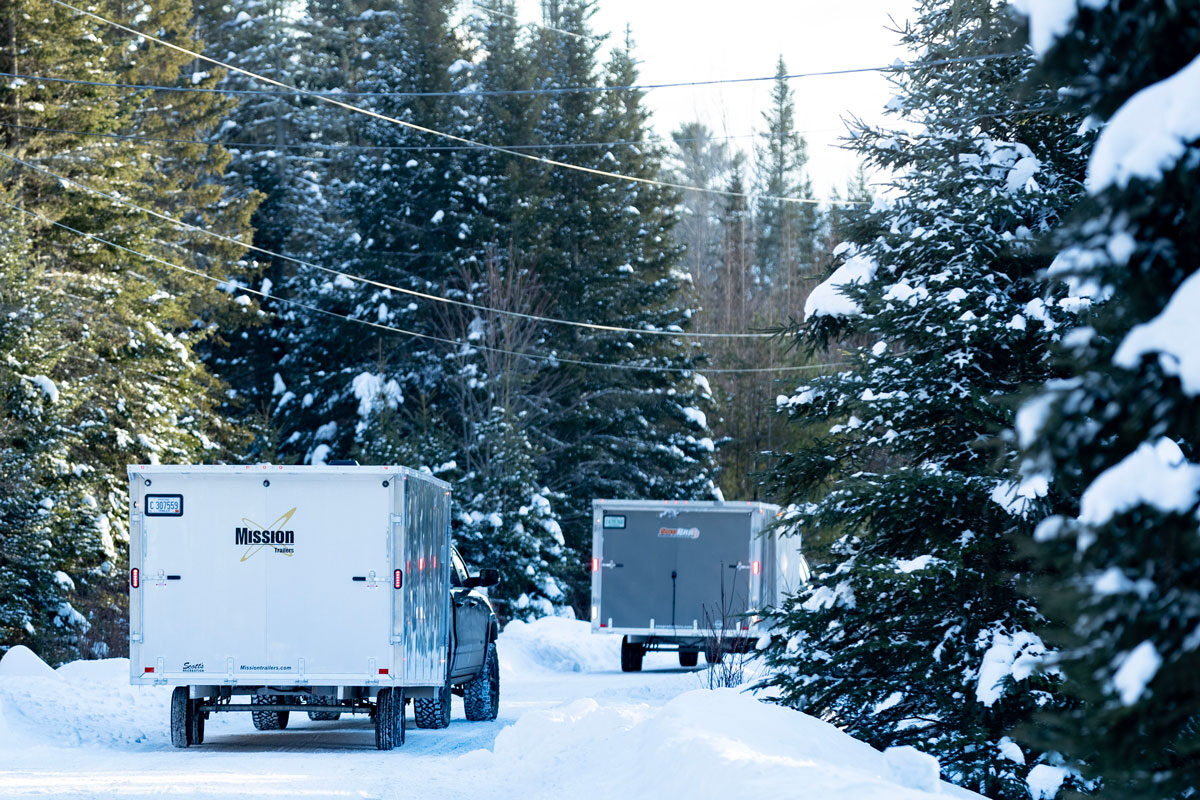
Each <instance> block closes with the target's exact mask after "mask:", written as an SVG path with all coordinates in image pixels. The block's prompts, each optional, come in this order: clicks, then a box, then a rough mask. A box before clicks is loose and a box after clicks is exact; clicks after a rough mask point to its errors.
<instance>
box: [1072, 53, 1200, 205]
mask: <svg viewBox="0 0 1200 800" xmlns="http://www.w3.org/2000/svg"><path fill="white" fill-rule="evenodd" d="M1197 138H1200V56H1197V57H1196V58H1195V60H1193V61H1192V62H1191V63H1190V64H1188V65H1187V66H1186V67H1184V68H1183V69H1181V70H1180V71H1179V72H1177V73H1175V74H1174V75H1172V76H1171V77H1169V78H1167V79H1165V80H1161V81H1159V82H1158V83H1155V84H1153V85H1151V86H1147V87H1146V88H1145V89H1142V90H1141V91H1140V92H1138V93H1137V94H1135V95H1134V96H1133V97H1131V98H1129V99H1128V100H1127V101H1125V104H1124V105H1123V106H1121V107H1120V108H1119V109H1117V113H1115V114H1113V116H1112V119H1110V120H1109V122H1108V124H1107V125H1106V126H1105V127H1104V130H1103V131H1101V133H1100V136H1099V138H1097V139H1096V146H1095V148H1094V149H1093V150H1092V158H1091V161H1090V162H1089V163H1088V174H1087V189H1088V191H1089V192H1091V193H1092V194H1098V193H1099V192H1102V191H1104V190H1105V189H1107V188H1108V187H1109V186H1110V185H1111V184H1114V183H1115V184H1116V185H1117V186H1118V187H1123V186H1125V184H1127V183H1128V182H1129V181H1130V179H1131V178H1144V179H1147V180H1155V179H1157V178H1159V177H1160V176H1161V175H1162V173H1163V170H1166V169H1170V168H1171V167H1172V166H1174V164H1175V163H1176V162H1177V161H1178V160H1179V159H1180V157H1182V156H1183V154H1184V152H1185V151H1186V149H1187V143H1188V142H1191V141H1195V140H1196V139H1197Z"/></svg>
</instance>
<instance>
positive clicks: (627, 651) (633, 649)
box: [621, 636, 646, 672]
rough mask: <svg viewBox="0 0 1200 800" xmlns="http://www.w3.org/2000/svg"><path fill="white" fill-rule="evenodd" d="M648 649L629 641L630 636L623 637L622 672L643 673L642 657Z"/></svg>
mask: <svg viewBox="0 0 1200 800" xmlns="http://www.w3.org/2000/svg"><path fill="white" fill-rule="evenodd" d="M645 654H646V648H644V647H642V645H640V644H638V643H637V642H631V641H629V637H628V636H622V637H621V672H641V671H642V656H644V655H645Z"/></svg>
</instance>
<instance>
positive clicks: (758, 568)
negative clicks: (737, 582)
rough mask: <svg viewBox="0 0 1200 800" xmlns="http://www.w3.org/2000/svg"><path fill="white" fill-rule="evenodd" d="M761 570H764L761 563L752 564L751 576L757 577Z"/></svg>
mask: <svg viewBox="0 0 1200 800" xmlns="http://www.w3.org/2000/svg"><path fill="white" fill-rule="evenodd" d="M761 570H762V567H761V566H760V565H759V563H758V562H757V561H754V562H751V564H750V574H751V575H757V574H758V573H759V572H760V571H761Z"/></svg>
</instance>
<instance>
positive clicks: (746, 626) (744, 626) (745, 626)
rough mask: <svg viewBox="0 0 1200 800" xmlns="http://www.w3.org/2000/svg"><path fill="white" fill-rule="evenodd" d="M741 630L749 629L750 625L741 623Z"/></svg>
mask: <svg viewBox="0 0 1200 800" xmlns="http://www.w3.org/2000/svg"><path fill="white" fill-rule="evenodd" d="M742 630H744V631H748V630H750V626H749V625H743V626H742Z"/></svg>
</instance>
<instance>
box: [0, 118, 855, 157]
mask: <svg viewBox="0 0 1200 800" xmlns="http://www.w3.org/2000/svg"><path fill="white" fill-rule="evenodd" d="M0 128H15V129H18V130H27V131H40V132H42V133H69V134H74V135H76V136H100V137H104V138H108V139H119V140H127V141H135V142H164V143H167V144H203V145H208V146H209V147H215V146H218V145H219V146H222V147H226V148H230V149H239V148H243V147H247V148H250V147H261V148H263V149H266V150H294V149H317V150H366V151H370V150H388V151H393V150H400V151H404V152H410V151H411V152H426V151H437V152H440V151H444V150H476V149H478V148H476V147H474V146H470V145H464V144H436V145H423V144H413V145H409V144H396V145H390V144H325V143H323V142H318V141H310V142H307V143H294V142H284V143H282V144H272V143H270V142H231V141H221V140H212V141H209V140H205V139H172V138H167V137H161V136H136V135H133V134H123V133H102V132H91V131H76V130H70V129H68V128H43V127H39V126H37V125H19V124H17V123H15V122H0ZM840 130H842V129H841V128H817V129H811V130H805V131H788V132H787V134H786V135H788V136H791V135H796V136H803V135H805V134H813V133H834V132H837V131H840ZM778 135H779V134H775V133H770V132H767V131H763V132H760V133H741V134H733V135H728V136H696V137H680V138H678V139H676V138H675V137H673V136H672V137H670V139H664V138H662V137H654V138H652V139H646V140H638V139H617V140H615V141H611V142H558V143H554V142H545V143H543V144H505V145H498V146H499V147H504V148H507V149H509V150H557V149H567V148H580V147H616V146H619V145H632V146H651V145H668V144H671V143H674V142H717V141H725V140H728V139H751V138H762V137H765V136H778Z"/></svg>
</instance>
